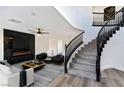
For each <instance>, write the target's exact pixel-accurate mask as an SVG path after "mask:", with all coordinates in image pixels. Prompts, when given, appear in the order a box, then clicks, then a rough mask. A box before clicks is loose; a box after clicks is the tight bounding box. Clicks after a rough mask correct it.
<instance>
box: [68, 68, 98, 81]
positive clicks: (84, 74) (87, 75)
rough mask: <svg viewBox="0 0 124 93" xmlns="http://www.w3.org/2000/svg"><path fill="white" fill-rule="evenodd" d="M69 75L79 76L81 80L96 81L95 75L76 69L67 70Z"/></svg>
mask: <svg viewBox="0 0 124 93" xmlns="http://www.w3.org/2000/svg"><path fill="white" fill-rule="evenodd" d="M69 74H72V75H76V76H79V77H81V78H88V79H96V74H95V73H92V72H86V71H81V70H76V69H69Z"/></svg>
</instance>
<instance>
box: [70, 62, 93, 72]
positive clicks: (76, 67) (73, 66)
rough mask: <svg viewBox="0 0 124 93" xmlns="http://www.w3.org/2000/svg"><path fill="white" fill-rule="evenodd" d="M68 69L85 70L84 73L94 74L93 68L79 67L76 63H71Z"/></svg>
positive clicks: (88, 66) (87, 66)
mask: <svg viewBox="0 0 124 93" xmlns="http://www.w3.org/2000/svg"><path fill="white" fill-rule="evenodd" d="M70 67H71V68H75V69H78V70H85V71H89V72H95V66H90V65H81V64H77V63H72V64H71V65H70Z"/></svg>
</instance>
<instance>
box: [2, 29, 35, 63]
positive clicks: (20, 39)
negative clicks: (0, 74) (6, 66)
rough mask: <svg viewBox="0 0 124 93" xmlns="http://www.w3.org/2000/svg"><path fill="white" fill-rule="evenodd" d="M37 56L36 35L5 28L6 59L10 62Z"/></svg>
mask: <svg viewBox="0 0 124 93" xmlns="http://www.w3.org/2000/svg"><path fill="white" fill-rule="evenodd" d="M34 58H35V36H34V35H32V34H27V33H22V32H17V31H13V30H8V29H4V59H5V60H7V61H8V62H9V63H10V64H15V63H18V62H21V61H26V60H31V59H34Z"/></svg>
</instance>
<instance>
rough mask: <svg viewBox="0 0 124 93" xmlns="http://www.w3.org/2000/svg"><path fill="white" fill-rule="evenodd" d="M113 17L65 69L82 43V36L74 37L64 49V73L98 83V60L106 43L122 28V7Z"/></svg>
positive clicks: (123, 25)
mask: <svg viewBox="0 0 124 93" xmlns="http://www.w3.org/2000/svg"><path fill="white" fill-rule="evenodd" d="M113 16H115V19H114V20H113V19H111V18H110V19H108V21H107V22H106V23H105V24H104V25H103V26H102V28H101V29H100V31H99V33H98V35H97V38H96V39H94V40H92V41H91V42H89V43H88V44H87V45H85V46H84V47H82V48H81V50H79V51H78V53H77V54H75V57H74V58H73V59H72V62H71V63H70V67H69V68H67V66H68V61H69V59H70V58H71V55H72V54H73V53H74V51H75V50H76V49H77V48H78V47H79V46H80V45H81V44H82V43H83V39H82V35H83V34H79V35H78V36H76V37H75V38H74V39H73V40H72V41H71V42H70V43H69V44H68V45H67V47H65V73H69V74H72V75H75V76H79V77H81V78H88V79H92V80H97V81H100V77H101V70H100V60H101V55H102V51H103V49H104V47H105V44H107V41H109V40H110V38H111V37H113V35H114V34H116V32H117V31H119V30H120V27H124V7H123V8H121V9H120V10H119V11H117V12H116V13H115V14H113V15H112V16H111V17H113Z"/></svg>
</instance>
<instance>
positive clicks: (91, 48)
mask: <svg viewBox="0 0 124 93" xmlns="http://www.w3.org/2000/svg"><path fill="white" fill-rule="evenodd" d="M96 55H97V50H96V40H92V41H91V42H89V43H88V44H87V45H85V46H84V47H82V48H81V50H79V51H78V53H77V54H75V57H74V58H73V59H72V62H71V63H70V68H69V69H68V73H69V74H71V75H74V76H78V77H80V78H87V79H91V80H96Z"/></svg>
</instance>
